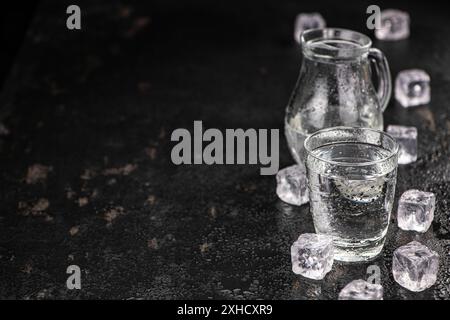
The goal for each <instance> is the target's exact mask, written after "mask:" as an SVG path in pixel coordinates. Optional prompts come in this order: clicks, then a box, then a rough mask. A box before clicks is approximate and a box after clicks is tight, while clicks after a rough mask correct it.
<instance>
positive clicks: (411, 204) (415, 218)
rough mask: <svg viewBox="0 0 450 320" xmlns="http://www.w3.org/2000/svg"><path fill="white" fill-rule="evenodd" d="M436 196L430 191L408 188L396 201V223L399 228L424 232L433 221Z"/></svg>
mask: <svg viewBox="0 0 450 320" xmlns="http://www.w3.org/2000/svg"><path fill="white" fill-rule="evenodd" d="M435 206H436V196H435V195H434V193H432V192H425V191H419V190H414V189H413V190H408V191H406V192H404V193H403V194H402V196H401V197H400V200H399V203H398V211H397V223H398V226H399V228H400V229H403V230H412V231H418V232H426V231H427V230H428V228H429V227H430V225H431V223H432V222H433V218H434V208H435Z"/></svg>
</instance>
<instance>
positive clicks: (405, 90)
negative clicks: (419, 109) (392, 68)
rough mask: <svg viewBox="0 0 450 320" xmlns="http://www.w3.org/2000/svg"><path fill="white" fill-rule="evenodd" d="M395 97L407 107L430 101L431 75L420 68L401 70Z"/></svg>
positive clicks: (397, 79)
mask: <svg viewBox="0 0 450 320" xmlns="http://www.w3.org/2000/svg"><path fill="white" fill-rule="evenodd" d="M395 99H397V101H398V102H400V104H401V105H402V106H403V107H405V108H408V107H414V106H419V105H422V104H427V103H429V102H430V76H429V75H428V73H426V72H425V71H423V70H420V69H409V70H403V71H400V72H399V73H398V75H397V78H396V79H395Z"/></svg>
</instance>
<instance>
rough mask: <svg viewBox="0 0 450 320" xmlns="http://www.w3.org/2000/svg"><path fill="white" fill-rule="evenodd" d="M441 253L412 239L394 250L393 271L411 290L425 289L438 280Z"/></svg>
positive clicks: (399, 280)
mask: <svg viewBox="0 0 450 320" xmlns="http://www.w3.org/2000/svg"><path fill="white" fill-rule="evenodd" d="M438 268H439V255H438V254H437V253H436V252H434V251H432V250H430V249H428V248H427V247H426V246H424V245H423V244H421V243H419V242H417V241H412V242H410V243H408V244H407V245H404V246H402V247H400V248H398V249H397V250H395V251H394V259H393V261H392V273H393V275H394V279H395V281H397V283H398V284H400V285H401V286H402V287H405V288H406V289H408V290H411V291H415V292H418V291H423V290H425V289H427V288H429V287H431V286H432V285H433V284H434V283H435V282H436V277H437V273H438Z"/></svg>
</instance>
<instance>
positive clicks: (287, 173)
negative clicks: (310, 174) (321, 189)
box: [277, 165, 309, 206]
mask: <svg viewBox="0 0 450 320" xmlns="http://www.w3.org/2000/svg"><path fill="white" fill-rule="evenodd" d="M277 195H278V197H279V198H280V199H281V200H283V201H284V202H287V203H289V204H293V205H296V206H301V205H302V204H305V203H307V202H308V201H309V194H308V183H307V180H306V171H305V168H304V167H303V166H300V165H293V166H290V167H287V168H284V169H282V170H280V171H278V173H277Z"/></svg>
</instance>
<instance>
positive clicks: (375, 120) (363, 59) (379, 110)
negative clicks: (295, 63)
mask: <svg viewBox="0 0 450 320" xmlns="http://www.w3.org/2000/svg"><path fill="white" fill-rule="evenodd" d="M301 45H302V53H303V62H302V66H301V69H300V75H299V78H298V80H297V84H296V85H295V88H294V91H293V93H292V96H291V98H290V101H289V103H288V106H287V108H286V118H285V134H286V139H287V142H288V145H289V149H290V150H291V153H292V155H293V157H294V159H295V160H296V161H297V162H298V163H299V164H303V161H304V147H303V142H304V140H305V138H306V137H307V136H308V135H310V134H311V133H313V132H315V131H317V130H319V129H323V128H327V127H335V126H351V127H368V128H373V129H378V130H383V111H384V109H386V107H387V104H388V102H389V98H390V96H391V90H392V88H391V86H392V84H391V75H390V72H389V66H388V63H387V60H386V58H385V56H384V54H383V53H382V52H381V51H380V50H378V49H375V48H371V45H372V41H371V40H370V38H369V37H367V36H365V35H363V34H361V33H358V32H355V31H351V30H345V29H330V28H327V29H314V30H307V31H305V32H303V34H302V36H301ZM371 65H373V66H374V69H375V71H376V73H377V76H378V79H379V80H378V85H377V90H375V87H374V85H373V83H372V72H371Z"/></svg>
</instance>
